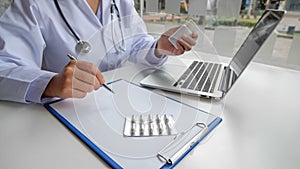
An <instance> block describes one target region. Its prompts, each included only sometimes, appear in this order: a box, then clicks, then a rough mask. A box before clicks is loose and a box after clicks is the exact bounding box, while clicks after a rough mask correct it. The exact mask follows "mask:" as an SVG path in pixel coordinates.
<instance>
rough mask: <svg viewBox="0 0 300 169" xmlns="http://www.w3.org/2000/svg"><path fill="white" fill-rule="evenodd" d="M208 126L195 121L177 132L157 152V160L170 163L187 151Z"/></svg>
mask: <svg viewBox="0 0 300 169" xmlns="http://www.w3.org/2000/svg"><path fill="white" fill-rule="evenodd" d="M207 130H208V127H207V126H206V124H204V123H196V124H195V125H194V126H192V127H191V128H189V129H187V130H186V131H184V132H182V133H179V134H178V135H176V137H174V139H173V140H172V141H171V142H170V143H169V144H167V145H166V146H165V147H164V148H163V149H162V150H160V151H159V152H158V153H157V157H158V159H159V160H161V161H163V162H166V163H167V164H169V165H172V164H173V163H174V162H176V161H177V160H178V159H179V158H180V157H181V156H182V155H183V154H184V153H185V152H186V151H188V150H189V149H190V148H191V147H192V146H193V145H194V144H195V143H196V142H197V141H199V139H201V137H202V136H203V135H204V134H205V133H206V131H207Z"/></svg>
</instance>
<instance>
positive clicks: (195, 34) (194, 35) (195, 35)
mask: <svg viewBox="0 0 300 169" xmlns="http://www.w3.org/2000/svg"><path fill="white" fill-rule="evenodd" d="M192 38H193V39H194V40H197V39H198V33H197V32H193V33H192Z"/></svg>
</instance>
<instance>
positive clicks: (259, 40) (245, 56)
mask: <svg viewBox="0 0 300 169" xmlns="http://www.w3.org/2000/svg"><path fill="white" fill-rule="evenodd" d="M284 13H285V11H281V10H266V11H265V12H264V13H263V15H262V16H261V18H260V19H259V21H258V22H257V23H256V25H255V26H254V28H253V29H252V31H251V32H250V34H249V35H248V37H247V38H246V40H245V41H244V43H243V44H242V46H241V47H240V48H239V50H238V51H237V53H236V54H235V56H234V57H233V59H232V60H231V62H230V64H229V68H230V70H231V71H233V75H232V76H234V78H233V79H234V80H233V81H232V82H231V85H229V86H227V90H226V91H228V89H229V88H230V87H231V86H232V85H233V83H234V82H235V80H236V79H237V78H238V77H239V75H240V74H241V73H242V72H243V71H244V69H245V68H246V67H247V65H248V64H249V62H250V61H251V60H252V58H253V57H254V55H255V54H256V52H257V51H258V50H259V48H260V47H261V46H262V45H263V43H264V42H265V40H266V39H267V38H268V37H269V35H270V34H271V33H272V32H273V30H274V29H275V27H276V26H277V25H278V23H279V22H280V20H281V19H282V17H283V15H284Z"/></svg>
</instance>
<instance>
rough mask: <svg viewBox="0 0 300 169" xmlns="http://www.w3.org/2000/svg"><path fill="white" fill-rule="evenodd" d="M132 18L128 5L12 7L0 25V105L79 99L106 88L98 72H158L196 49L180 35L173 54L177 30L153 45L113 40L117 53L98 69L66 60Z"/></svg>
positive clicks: (49, 0) (60, 0)
mask: <svg viewBox="0 0 300 169" xmlns="http://www.w3.org/2000/svg"><path fill="white" fill-rule="evenodd" d="M135 15H136V16H137V13H136V10H135V8H134V6H133V4H132V1H131V0H72V1H69V0H43V1H40V0H15V1H13V2H12V4H11V6H10V7H9V8H8V9H7V10H6V12H5V13H4V14H3V16H2V17H1V19H0V89H1V90H0V99H1V100H9V101H16V102H24V103H26V102H34V103H42V102H44V100H46V99H47V98H52V97H60V98H70V97H77V98H81V97H84V96H85V95H86V94H87V93H88V92H91V91H92V90H96V89H98V88H99V87H100V86H101V85H102V84H103V83H104V82H105V81H104V78H103V76H102V74H101V71H107V70H109V69H114V68H116V67H119V66H121V65H122V63H124V62H125V61H127V60H129V61H132V62H135V63H142V64H147V65H153V66H160V65H162V64H163V63H164V62H165V61H166V59H167V56H166V55H179V54H182V53H184V51H188V50H190V49H191V47H192V46H193V45H195V42H196V39H197V34H196V33H193V34H192V35H190V36H187V35H183V36H182V37H181V38H180V39H179V40H178V42H177V46H178V49H175V48H174V47H173V45H171V43H170V42H169V41H168V37H169V36H170V35H171V34H173V33H174V32H175V31H176V29H177V28H172V29H170V30H168V31H167V32H165V33H164V34H163V35H162V36H161V37H160V38H159V39H158V40H154V39H153V38H152V37H151V36H150V35H148V34H147V33H146V32H144V33H139V34H136V35H134V36H132V37H131V39H130V40H127V39H125V38H124V35H123V36H122V38H123V39H122V41H121V42H120V43H118V42H115V40H114V37H112V41H113V42H114V43H113V44H114V46H116V45H119V46H117V47H116V50H119V51H116V53H117V54H116V55H105V56H104V57H103V58H102V60H103V62H101V63H100V64H99V65H98V66H96V64H97V63H92V62H89V61H74V60H71V61H70V59H69V58H68V57H67V54H72V55H74V56H75V57H76V56H78V55H79V54H80V53H89V52H90V50H93V49H91V44H90V43H89V41H88V40H89V39H90V38H91V36H92V35H93V34H94V33H95V32H97V31H99V30H101V28H104V27H109V26H107V25H109V24H111V22H112V21H117V22H119V23H121V22H122V18H125V17H126V16H135ZM123 22H124V21H123ZM125 24H126V23H125ZM114 25H117V26H119V28H116V27H114V28H113V29H117V30H118V31H119V34H120V35H122V34H125V33H124V32H125V31H124V30H123V29H122V26H121V24H119V25H118V24H114ZM131 26H133V27H135V28H136V27H143V26H144V25H140V24H138V25H131ZM123 41H124V42H123ZM137 51H143V52H142V53H144V54H141V52H137ZM103 52H105V51H103ZM115 56H116V57H115Z"/></svg>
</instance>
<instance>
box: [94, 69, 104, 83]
mask: <svg viewBox="0 0 300 169" xmlns="http://www.w3.org/2000/svg"><path fill="white" fill-rule="evenodd" d="M96 77H97V80H98V82H99V83H100V85H101V84H104V83H105V80H104V77H103V75H102V73H101V72H100V70H98V71H97V73H96Z"/></svg>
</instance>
